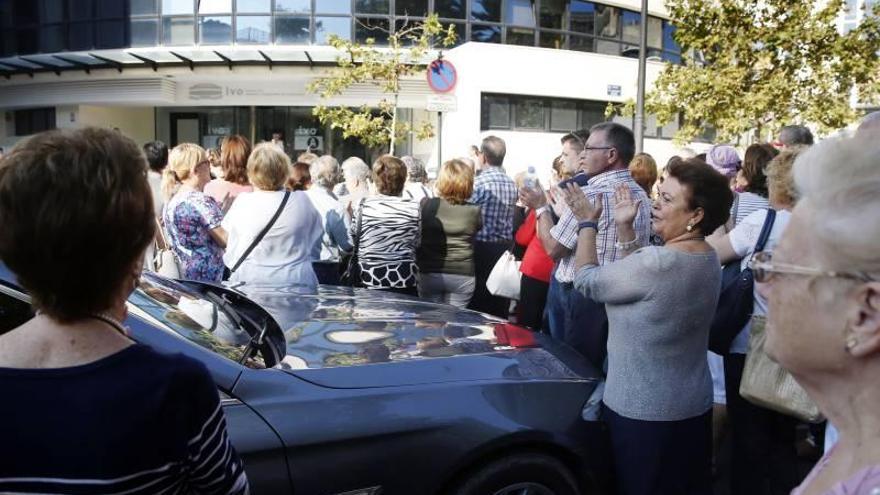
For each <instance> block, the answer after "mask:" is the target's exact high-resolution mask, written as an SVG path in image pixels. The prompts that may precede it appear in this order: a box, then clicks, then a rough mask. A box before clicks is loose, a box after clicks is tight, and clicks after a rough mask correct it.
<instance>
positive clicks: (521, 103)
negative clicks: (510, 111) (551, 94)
mask: <svg viewBox="0 0 880 495" xmlns="http://www.w3.org/2000/svg"><path fill="white" fill-rule="evenodd" d="M515 115H516V121H515V123H514V127H519V128H525V129H543V128H544V101H543V100H541V99H540V98H517V100H516V113H515Z"/></svg>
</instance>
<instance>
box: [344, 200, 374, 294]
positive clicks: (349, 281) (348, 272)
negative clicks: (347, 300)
mask: <svg viewBox="0 0 880 495" xmlns="http://www.w3.org/2000/svg"><path fill="white" fill-rule="evenodd" d="M366 199H367V198H361V200H360V202H359V203H358V209H357V220H356V221H355V235H354V239H352V243H351V247H352V249H351V256H349V257H348V264H347V265H346V267H345V271H344V272H343V273H342V275H341V276H340V277H339V282H340V283H341V284H342V285H347V286H349V287H362V286H363V282H362V281H361V265H360V264H358V248H359V247H360V243H361V220H362V217H363V209H364V201H365V200H366Z"/></svg>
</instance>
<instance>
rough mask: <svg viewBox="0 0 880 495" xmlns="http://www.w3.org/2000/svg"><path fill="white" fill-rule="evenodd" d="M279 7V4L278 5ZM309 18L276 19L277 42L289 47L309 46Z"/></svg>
mask: <svg viewBox="0 0 880 495" xmlns="http://www.w3.org/2000/svg"><path fill="white" fill-rule="evenodd" d="M276 5H277V4H276ZM309 38H310V36H309V18H308V17H276V18H275V42H276V43H282V44H289V45H307V44H309Z"/></svg>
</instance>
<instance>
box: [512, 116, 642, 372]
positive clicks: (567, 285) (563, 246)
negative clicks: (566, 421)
mask: <svg viewBox="0 0 880 495" xmlns="http://www.w3.org/2000/svg"><path fill="white" fill-rule="evenodd" d="M634 154H635V140H634V139H633V133H632V131H631V130H629V129H628V128H626V127H624V126H622V125H620V124H616V123H614V122H603V123H601V124H596V125H594V126H593V127H592V128H591V129H590V135H589V137H588V138H587V143H586V146H584V150H583V151H582V152H581V156H580V165H581V170H583V171H584V172H585V173H586V174H587V175H589V176H590V180H589V181H588V182H587V185H586V186H582V187H581V190H583V192H584V194H586V195H587V197H588V198H590V200H595V199H596V197H597V196H598V195H599V194H601V195H602V203H603V210H602V217H601V218H600V219H599V222H598V225H583V224H579V223H578V221H577V219H576V218H575V217H574V215H573V214H572V213H571V211H568V210H566V211H565V212H564V213H562V217H561V218H560V219H559V222H558V223H556V225H554V224H553V219H552V215H551V214H550V211H549V206H548V205H547V198H546V195H545V194H544V193H543V191H534V190H531V189H526V188H523V190H522V191H520V199H521V200H522V201H523V202H524V203H526V204H527V205H529V206H530V207H532V208H535V210H536V211H535V213H536V215H537V216H538V237H539V238H540V239H541V242H542V244H543V245H544V249H545V250H546V251H547V254H548V255H550V257H551V258H552V259H554V260H556V261H557V262H558V264H557V266H556V273H555V274H554V276H555V277H556V280H557V282H559V284H560V288H561V290H559V291H556V292H555V293H554V294H553V295H552V297H555V298H558V299H559V300H558V301H554V303H556V304H559V305H561V306H562V307H564V308H565V311H564V313H565V314H564V317H563V321H561V322H560V321H551V322H550V333H551V335H553V336H554V337H556V338H560V339H562V340H563V341H565V342H566V343H567V344H569V345H570V346H572V347H574V348H575V349H576V350H578V351H579V352H580V353H581V354H583V355H584V356H585V357H586V358H587V359H589V360H590V362H591V363H592V364H593V365H594V366H596V368H597V369H599V370H601V369H602V366H603V364H604V361H605V355H606V353H607V351H606V345H607V339H608V319H607V316H606V315H605V306H604V305H602V304H598V303H596V302H594V301H592V300H589V299H586V298H585V297H584V296H583V295H581V294H580V293H579V292H577V291H576V290H574V288H573V286H572V282H573V281H574V276H575V264H574V254H575V250H576V248H577V237H578V230H580V229H581V228H595V229H596V230H597V231H598V236H597V238H596V243H597V245H596V248H597V251H598V254H599V263H600V264H602V265H604V264H606V263H611V262H613V261H616V260H618V259H620V258H622V257H623V255H624V253H625V252H631V251H634V250H636V249H638V248H639V247H642V246H646V245H647V244H648V239H649V236H650V233H651V202H650V200H649V199H648V196H647V195H646V194H645V191H644V190H642V189H641V188H640V187H639V185H638V184H637V183H636V181H635V180H633V178H632V176H631V175H630V173H629V169H628V166H629V162H630V161H631V160H632V158H633V155H634ZM621 183H623V184H626V185H627V186H628V187H629V188H630V190H631V191H632V193H633V199H634V200H636V201H640V205H639V213H638V215H637V216H636V221H635V225H634V227H635V238H634V239H633V240H632V241H630V242H625V243H621V242H619V241H618V237H617V229H616V228H615V226H614V205H612V204H611V203H610V202H611V201H612V199H613V198H614V188H615V187H616V186H617V185H618V184H621ZM551 192H552V191H551ZM550 304H551V301H549V300H548V301H547V305H548V307H549V306H550Z"/></svg>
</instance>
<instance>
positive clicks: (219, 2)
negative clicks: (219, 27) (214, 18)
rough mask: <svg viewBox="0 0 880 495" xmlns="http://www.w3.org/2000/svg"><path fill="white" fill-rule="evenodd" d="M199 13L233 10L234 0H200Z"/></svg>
mask: <svg viewBox="0 0 880 495" xmlns="http://www.w3.org/2000/svg"><path fill="white" fill-rule="evenodd" d="M198 3H199V14H226V13H229V12H232V0H199V2H198Z"/></svg>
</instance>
